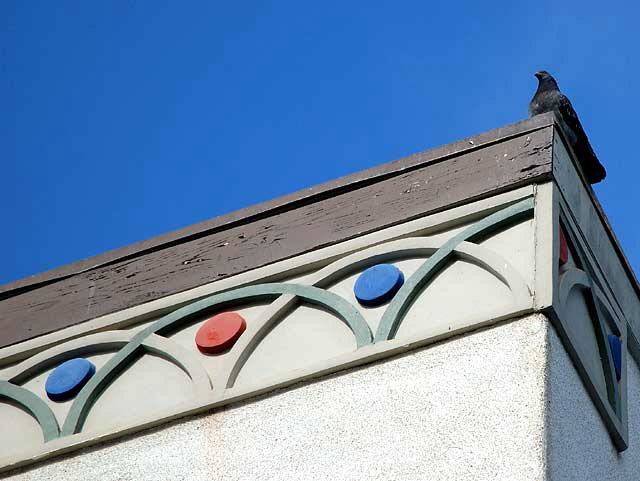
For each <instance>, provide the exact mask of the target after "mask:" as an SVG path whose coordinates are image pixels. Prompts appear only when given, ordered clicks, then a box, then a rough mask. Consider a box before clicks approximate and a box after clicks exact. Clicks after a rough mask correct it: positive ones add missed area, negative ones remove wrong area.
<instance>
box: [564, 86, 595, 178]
mask: <svg viewBox="0 0 640 481" xmlns="http://www.w3.org/2000/svg"><path fill="white" fill-rule="evenodd" d="M558 111H559V112H560V115H562V119H563V120H564V122H565V123H566V124H567V126H568V127H569V129H571V131H572V133H573V135H575V139H573V140H572V143H573V144H574V145H573V149H574V150H575V153H576V155H578V156H579V158H580V159H581V160H580V162H581V163H582V166H583V168H584V170H585V173H586V174H587V178H588V179H589V182H591V183H592V184H593V183H596V182H600V181H601V180H602V179H604V178H605V177H606V175H607V171H606V170H605V168H604V166H603V165H602V164H601V163H600V161H599V160H598V157H597V156H596V154H595V152H594V151H593V148H592V147H591V143H589V138H588V137H587V134H586V133H585V131H584V129H583V128H582V124H581V123H580V120H579V119H578V114H576V111H575V110H574V109H573V106H572V105H571V102H570V101H569V99H568V98H567V97H566V96H565V95H562V94H561V95H560V98H559V99H558Z"/></svg>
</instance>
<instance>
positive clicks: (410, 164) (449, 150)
mask: <svg viewBox="0 0 640 481" xmlns="http://www.w3.org/2000/svg"><path fill="white" fill-rule="evenodd" d="M554 119H555V118H554V116H553V114H543V115H538V116H536V117H534V118H532V119H527V120H524V121H521V122H517V123H515V124H511V125H507V126H505V127H500V128H497V129H493V130H491V131H488V132H484V133H482V134H478V135H475V136H472V137H468V138H465V139H462V140H458V141H455V142H452V143H450V144H446V145H443V146H440V147H435V148H433V149H430V150H426V151H424V152H420V153H418V154H414V155H410V156H408V157H404V158H402V159H398V160H395V161H392V162H388V163H386V164H382V165H380V166H376V167H372V168H370V169H366V170H363V171H360V172H356V173H354V174H351V175H348V176H345V177H340V178H338V179H336V180H332V181H329V182H326V183H324V184H320V185H317V186H313V187H309V188H307V189H303V190H300V191H297V192H293V193H291V194H287V195H284V196H282V197H278V198H276V199H273V200H270V201H267V202H263V203H261V204H257V205H253V206H249V207H246V208H243V209H240V210H237V211H234V212H231V213H229V214H225V215H222V216H219V217H215V218H213V219H210V220H207V221H204V222H200V223H198V224H193V225H190V226H187V227H184V228H181V229H177V230H175V231H172V232H168V233H166V234H162V235H159V236H156V237H153V238H151V239H146V240H144V241H141V242H137V243H135V244H131V245H129V246H125V247H122V248H119V249H115V250H112V251H108V252H105V253H103V254H99V255H97V256H93V257H89V258H87V259H83V260H80V261H77V262H73V263H71V264H67V265H65V266H61V267H59V268H56V269H52V270H49V271H46V272H42V273H39V274H35V275H33V276H29V277H25V278H24V279H18V280H16V281H14V282H10V283H8V284H4V285H0V299H3V298H6V296H7V295H8V294H9V293H11V292H15V291H19V292H23V291H24V290H25V289H27V288H29V287H37V286H40V285H42V284H45V283H47V282H52V281H56V280H60V279H62V278H64V277H69V276H72V275H75V274H81V273H83V272H87V271H89V270H91V269H96V268H98V267H105V266H107V265H109V264H113V263H115V262H122V261H125V260H127V259H129V258H131V257H134V256H137V255H141V254H145V253H148V252H149V251H153V250H157V249H163V248H167V247H170V246H171V245H174V244H175V243H176V242H178V243H180V242H186V241H188V240H193V239H194V238H197V237H202V236H205V235H209V234H212V233H214V232H215V231H217V230H221V229H225V228H228V227H230V226H232V225H235V224H237V223H244V224H246V223H250V222H253V221H255V220H257V219H258V218H260V217H264V216H269V215H274V214H276V213H278V211H281V210H283V209H291V208H295V207H296V205H299V204H301V203H310V202H317V201H320V200H323V199H324V198H327V197H329V196H331V195H334V194H336V193H339V192H340V191H343V190H354V189H357V188H359V187H360V186H361V185H362V184H365V183H372V182H377V181H380V180H383V179H384V178H385V177H386V176H390V175H391V176H393V175H399V174H401V173H403V172H405V171H407V170H411V169H415V168H420V167H422V166H423V165H424V164H427V163H431V162H440V161H443V160H446V159H448V158H450V157H455V156H457V155H461V154H463V153H469V152H472V151H474V150H478V149H481V148H484V147H487V146H489V145H491V144H494V143H497V142H502V141H504V140H508V139H510V138H512V137H514V136H520V135H523V134H526V133H529V132H533V131H535V130H539V129H541V128H545V127H548V126H550V125H553V123H554Z"/></svg>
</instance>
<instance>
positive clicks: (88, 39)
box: [0, 0, 640, 283]
mask: <svg viewBox="0 0 640 481" xmlns="http://www.w3.org/2000/svg"><path fill="white" fill-rule="evenodd" d="M639 14H640V2H631V1H629V2H616V1H609V2H607V3H606V4H603V3H602V2H595V1H593V2H590V1H587V2H585V1H567V2H557V1H539V2H532V1H526V2H524V1H505V2H477V1H459V2H425V1H399V0H397V1H394V2H390V1H388V2H376V1H372V0H369V1H366V2H364V1H363V2H358V1H352V2H348V1H347V2H345V1H341V2H332V1H323V2H300V1H296V2H294V1H290V2H287V1H270V2H264V1H262V2H251V1H245V2H213V1H211V2H196V1H190V2H177V1H174V2H164V1H159V0H158V1H114V2H111V1H109V2H107V1H104V2H100V1H92V2H84V1H82V2H81V1H77V2H69V1H62V0H57V1H55V2H52V1H42V2H37V1H29V2H24V1H17V0H16V1H12V0H5V1H3V2H0V68H1V69H2V71H1V75H0V105H1V106H2V115H1V116H0V157H1V158H2V167H3V168H2V174H3V175H2V179H3V182H2V189H0V214H1V215H2V221H3V222H2V224H3V235H2V236H1V237H0V243H1V245H0V247H2V249H1V252H3V256H2V259H1V264H0V283H4V282H8V281H11V280H14V279H18V278H21V277H25V276H28V275H31V274H34V273H37V272H41V271H44V270H47V269H51V268H54V267H57V266H60V265H64V264H67V263H69V262H72V261H75V260H79V259H81V258H84V257H88V256H91V255H95V254H99V253H101V252H104V251H106V250H110V249H114V248H117V247H121V246H124V245H127V244H130V243H133V242H136V241H140V240H143V239H146V238H149V237H152V236H155V235H158V234H161V233H164V232H167V231H170V230H173V229H176V228H179V227H183V226H186V225H189V224H193V223H195V222H199V221H202V220H206V219H209V218H212V217H215V216H217V215H220V214H224V213H227V212H230V211H232V210H235V209H238V208H241V207H245V206H248V205H251V204H255V203H258V202H261V201H264V200H267V199H271V198H273V197H276V196H279V195H283V194H286V193H289V192H292V191H295V190H299V189H302V188H304V187H308V186H311V185H315V184H318V183H321V182H324V181H327V180H331V179H334V178H336V177H339V176H342V175H346V174H349V173H352V172H356V171H359V170H362V169H365V168H368V167H371V166H374V165H378V164H381V163H384V162H387V161H390V160H393V159H396V158H399V157H402V156H405V155H409V154H412V153H415V152H419V151H422V150H426V149H428V148H431V147H435V146H438V145H441V144H444V143H447V142H450V141H453V140H456V139H459V138H462V137H465V136H468V135H473V134H476V133H480V132H482V131H486V130H490V129H492V128H495V127H499V126H502V125H505V124H508V123H512V122H515V121H518V120H521V119H523V118H525V117H526V115H527V114H526V109H527V104H528V102H529V100H530V98H531V96H532V95H533V92H534V91H535V88H536V80H535V78H534V77H533V76H532V74H533V73H534V72H535V71H536V70H538V69H540V68H546V69H547V70H549V71H550V72H551V73H552V74H554V75H555V76H556V78H557V80H558V82H559V84H560V87H561V88H562V90H563V91H564V92H565V93H566V94H567V95H568V96H569V97H570V98H571V100H572V102H573V105H574V107H575V108H576V110H577V111H578V114H579V115H580V117H581V120H582V123H583V125H584V127H585V129H586V131H587V134H588V135H589V137H590V139H591V142H592V144H593V146H594V148H595V150H596V152H597V154H598V155H599V157H600V159H601V161H602V162H603V163H604V164H605V166H606V168H607V170H608V174H609V175H608V177H607V179H606V180H605V181H604V182H603V183H602V184H601V185H597V186H596V187H595V190H596V192H597V193H598V196H599V198H600V200H601V202H602V204H603V206H604V208H605V211H606V213H607V214H608V216H609V218H610V220H611V222H612V224H613V226H614V229H615V231H616V233H617V235H618V237H619V239H620V241H621V243H622V246H623V248H624V249H625V252H626V254H627V256H628V257H629V259H630V260H631V263H632V265H633V266H634V268H635V270H636V272H638V271H639V269H640V227H639V226H638V215H637V212H636V209H637V206H638V205H639V204H640V189H639V188H638V187H637V184H638V181H637V179H638V177H639V174H640V167H639V166H638V158H639V157H640V155H639V154H638V149H637V148H636V140H637V139H638V133H637V129H636V126H637V114H636V112H638V110H639V108H638V107H639V105H638V104H639V102H640V100H639V98H640V97H639V95H638V87H637V83H638V80H637V79H638V77H639V73H640V72H639V70H640V63H639V62H640V61H639V60H638V58H639V57H638V54H637V44H638V34H637V18H638V17H639Z"/></svg>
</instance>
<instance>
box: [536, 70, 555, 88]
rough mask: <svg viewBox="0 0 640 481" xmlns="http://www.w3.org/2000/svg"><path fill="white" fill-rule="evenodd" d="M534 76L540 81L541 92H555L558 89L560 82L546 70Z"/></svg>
mask: <svg viewBox="0 0 640 481" xmlns="http://www.w3.org/2000/svg"><path fill="white" fill-rule="evenodd" d="M533 75H535V77H536V78H537V79H538V89H539V90H540V89H541V90H554V89H557V88H558V82H556V79H554V78H553V77H552V76H551V74H550V73H549V72H547V71H546V70H538V71H537V72H536V73H534V74H533Z"/></svg>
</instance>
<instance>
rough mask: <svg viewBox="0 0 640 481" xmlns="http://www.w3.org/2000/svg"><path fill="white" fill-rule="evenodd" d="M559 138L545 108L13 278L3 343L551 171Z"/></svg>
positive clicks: (3, 307) (1, 311) (2, 315)
mask: <svg viewBox="0 0 640 481" xmlns="http://www.w3.org/2000/svg"><path fill="white" fill-rule="evenodd" d="M552 142H553V116H540V117H537V118H534V119H530V120H527V121H524V122H521V123H519V124H515V125H512V126H509V127H505V128H501V129H496V130H494V131H492V132H489V133H487V134H481V135H479V136H476V137H471V138H470V139H465V140H463V141H459V142H456V143H454V144H450V145H449V146H445V147H440V148H438V149H433V150H431V151H428V152H425V153H422V154H417V155H414V156H411V157H408V158H406V159H401V160H400V161H396V162H393V163H390V164H385V165H383V166H381V167H377V168H375V169H370V170H368V171H364V172H362V173H359V174H354V175H352V176H348V177H346V178H343V179H339V180H337V181H334V182H330V183H328V184H324V185H323V186H320V187H317V188H312V189H309V190H307V191H302V192H301V193H298V194H292V195H291V196H287V197H285V198H281V199H276V200H275V201H272V202H269V203H266V204H261V205H259V206H256V207H252V208H248V209H245V210H243V211H239V212H238V213H235V214H230V216H225V217H224V218H222V220H221V219H217V220H216V219H214V220H213V221H211V222H210V223H205V224H206V228H203V227H202V225H201V226H200V227H198V226H196V228H193V229H192V230H189V228H187V229H185V230H182V231H179V232H181V234H180V235H177V234H175V233H174V234H169V235H167V236H162V237H161V238H162V239H163V241H162V242H161V241H158V240H156V241H153V240H151V241H149V242H150V243H149V244H146V246H147V248H142V249H141V248H140V244H138V248H137V249H138V250H137V251H136V250H135V249H133V248H132V249H131V250H130V251H129V252H130V254H127V255H125V256H123V255H115V254H112V255H111V257H104V258H103V261H105V262H103V263H101V264H100V263H95V262H94V263H93V264H92V265H95V264H99V265H95V266H94V267H91V266H89V267H87V268H86V269H84V270H82V269H81V270H79V271H78V270H72V269H68V270H67V271H66V274H63V275H60V271H58V276H55V275H50V277H49V278H41V279H40V282H38V283H32V284H29V283H25V284H23V285H22V286H15V285H14V288H13V289H10V290H6V291H5V293H4V299H2V300H0V347H3V346H8V345H11V344H15V343H18V342H21V341H25V340H28V339H31V338H34V337H37V336H40V335H44V334H47V333H50V332H54V331H57V330H60V329H64V328H66V327H69V326H72V325H76V324H80V323H82V322H84V321H87V320H90V319H93V318H96V317H99V316H102V315H105V314H110V313H113V312H117V311H119V310H122V309H125V308H128V307H132V306H135V305H139V304H142V303H144V302H148V301H151V300H154V299H159V298H162V297H165V296H167V295H170V294H175V293H178V292H181V291H184V290H187V289H190V288H193V287H197V286H200V285H203V284H206V283H209V282H212V281H215V280H219V279H222V278H225V277H230V276H233V275H236V274H239V273H241V272H245V271H248V270H251V269H255V268H257V267H261V266H264V265H268V264H271V263H273V262H277V261H280V260H283V259H286V258H290V257H294V256H296V255H300V254H302V253H305V252H309V251H312V250H314V249H317V248H319V247H323V246H326V245H331V244H334V243H338V242H342V241H345V240H348V239H351V238H354V237H357V236H360V235H363V234H366V233H369V232H373V231H376V230H379V229H382V228H385V227H388V226H391V225H394V224H398V223H401V222H405V221H407V220H410V219H414V218H418V217H421V216H424V215H428V214H431V213H434V212H438V211H442V210H445V209H449V208H451V207H453V206H456V205H461V204H464V203H468V202H472V201H474V200H476V199H480V198H482V197H488V196H491V195H495V194H497V193H499V192H502V191H505V190H509V189H513V188H516V187H518V186H521V185H524V184H527V183H532V182H538V181H542V180H544V179H549V178H551V171H552ZM224 219H226V220H224ZM172 236H173V237H172ZM143 244H144V243H143ZM150 246H151V247H150ZM118 252H120V254H123V253H126V252H127V251H126V249H125V250H120V251H115V253H116V254H117V253H118ZM94 260H95V259H94ZM54 272H55V271H54ZM31 280H33V278H32V279H31Z"/></svg>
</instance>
